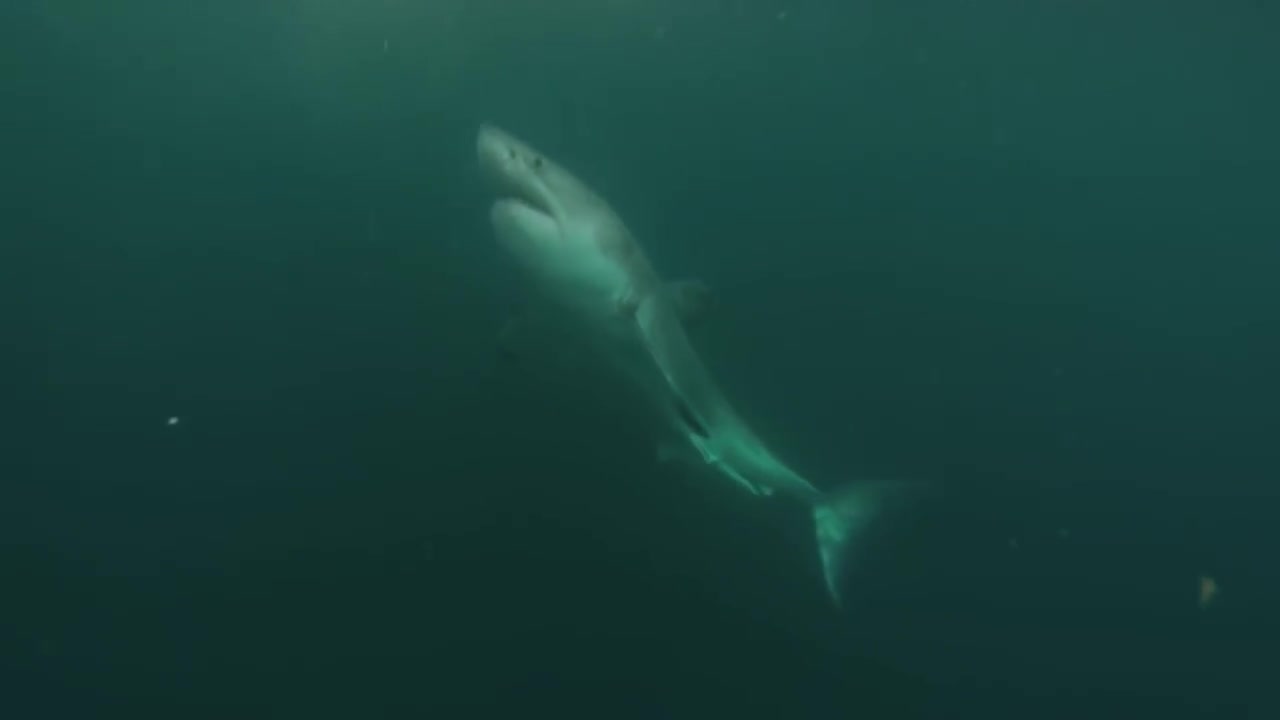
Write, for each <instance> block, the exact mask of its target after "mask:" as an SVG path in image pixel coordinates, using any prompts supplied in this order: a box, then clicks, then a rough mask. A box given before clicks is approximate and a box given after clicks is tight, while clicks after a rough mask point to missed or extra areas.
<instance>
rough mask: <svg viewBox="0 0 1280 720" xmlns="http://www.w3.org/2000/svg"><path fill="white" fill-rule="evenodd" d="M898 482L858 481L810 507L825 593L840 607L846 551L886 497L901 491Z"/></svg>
mask: <svg viewBox="0 0 1280 720" xmlns="http://www.w3.org/2000/svg"><path fill="white" fill-rule="evenodd" d="M905 487H906V485H905V484H904V483H899V482H889V481H869V482H859V483H854V484H852V485H849V486H848V487H844V488H840V489H838V490H836V491H834V492H831V493H827V494H826V495H825V496H823V498H822V499H821V500H819V501H818V502H817V504H816V505H814V508H813V524H814V529H815V531H816V533H817V536H818V555H819V557H820V558H821V560H822V575H823V578H824V579H825V580H826V583H827V592H828V593H829V594H830V595H831V599H832V600H833V601H834V602H835V604H836V607H840V606H841V604H842V602H841V597H840V579H841V576H842V571H843V570H844V569H845V567H846V566H847V564H848V561H849V551H850V548H851V547H852V546H853V545H854V543H856V542H857V541H858V539H859V538H861V537H863V536H864V535H865V533H866V530H867V529H868V528H869V527H870V526H871V524H872V522H873V521H874V520H875V519H876V517H877V516H878V515H879V514H880V512H881V510H882V509H883V507H884V505H885V502H886V500H888V498H889V496H890V495H893V494H896V493H897V492H898V491H900V490H902V489H904V488H905Z"/></svg>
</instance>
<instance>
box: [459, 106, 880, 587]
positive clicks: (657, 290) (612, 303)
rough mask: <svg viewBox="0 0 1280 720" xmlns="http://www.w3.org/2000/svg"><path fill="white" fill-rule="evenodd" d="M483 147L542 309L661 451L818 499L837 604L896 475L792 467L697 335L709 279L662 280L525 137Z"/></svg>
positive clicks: (621, 228) (502, 220)
mask: <svg viewBox="0 0 1280 720" xmlns="http://www.w3.org/2000/svg"><path fill="white" fill-rule="evenodd" d="M476 153H477V157H478V161H479V165H480V169H481V171H482V173H483V174H484V175H487V176H488V179H489V180H490V181H491V182H492V183H493V186H494V188H495V193H496V196H497V197H496V200H495V201H494V203H493V205H492V207H491V209H490V213H489V214H490V220H491V223H492V225H493V230H494V233H495V235H496V237H497V241H498V243H499V245H500V246H501V247H502V248H503V249H505V251H506V252H507V253H509V254H510V256H511V257H513V258H514V259H515V261H516V264H517V266H518V267H519V268H521V270H522V271H523V274H524V275H525V276H526V277H527V278H528V280H529V281H530V285H531V287H532V289H533V290H534V296H535V298H536V299H537V302H538V305H537V307H538V308H539V311H540V312H541V313H542V314H543V315H542V316H543V317H544V318H545V317H551V318H554V320H553V321H552V322H553V323H554V325H555V326H556V327H557V328H558V329H560V330H562V331H563V330H567V331H568V333H569V335H570V336H573V337H574V338H575V340H576V341H577V342H578V343H579V344H580V346H581V347H582V348H584V349H585V350H586V351H587V352H588V355H587V357H588V358H589V359H590V361H592V362H595V363H598V364H604V365H606V366H607V368H608V369H609V370H611V371H613V374H614V375H616V376H617V377H618V378H619V379H620V380H622V381H624V382H625V383H627V384H628V385H629V386H630V389H631V390H632V391H633V392H632V396H633V397H637V398H640V399H641V400H642V401H643V403H644V404H645V405H646V410H647V411H648V412H649V413H650V414H651V415H652V416H653V417H655V418H656V419H657V420H658V424H657V427H659V428H660V429H661V431H662V433H663V435H665V437H659V438H655V440H656V443H657V445H658V447H660V448H661V450H660V454H661V455H671V454H673V452H674V454H676V455H684V456H688V457H690V458H692V459H693V460H694V462H695V463H696V464H697V465H699V466H701V467H702V468H703V469H705V470H707V471H709V472H710V473H711V474H714V475H718V476H720V477H723V478H727V479H728V480H730V481H732V482H733V483H735V484H736V485H737V486H738V487H740V488H742V489H743V490H745V491H747V492H749V493H752V494H754V495H758V496H775V495H776V496H781V497H788V498H792V499H794V500H798V501H799V502H800V503H803V504H804V505H805V506H807V507H808V508H810V510H811V512H812V514H813V521H814V527H815V531H816V532H815V534H816V537H817V545H818V554H819V558H820V561H821V565H822V571H823V576H824V579H825V583H826V589H827V592H828V593H829V594H830V596H831V598H832V600H833V601H834V602H835V603H836V605H837V606H839V605H840V604H841V593H840V585H841V583H840V578H841V569H842V568H843V566H844V563H845V559H846V554H847V550H848V548H849V546H850V545H851V544H852V543H853V542H854V541H855V539H856V538H857V537H858V536H859V534H860V531H861V530H862V529H864V528H865V527H866V526H867V525H868V524H869V523H870V521H871V519H872V518H873V516H874V515H875V514H876V512H877V510H878V508H879V507H880V505H881V503H882V500H883V498H884V496H885V493H886V490H887V488H888V487H889V485H888V484H886V483H884V482H880V481H864V482H855V483H850V484H848V485H845V486H843V487H841V488H839V489H836V490H833V491H822V490H819V489H818V488H817V487H816V486H814V485H813V484H812V483H810V482H809V481H808V480H806V479H805V478H804V477H802V476H801V475H800V474H799V473H797V472H796V471H794V470H792V469H791V467H789V466H788V465H787V464H786V463H784V462H783V461H782V460H781V459H779V457H778V456H777V454H775V453H774V452H773V451H772V450H770V448H769V447H768V446H767V445H766V444H765V443H764V442H763V441H762V440H761V439H760V437H758V436H757V434H756V433H755V432H754V431H753V430H752V429H751V428H750V427H749V426H748V425H747V423H746V422H745V421H744V420H743V418H742V417H741V415H739V413H738V412H737V411H735V409H734V407H733V405H732V404H731V403H730V401H729V399H728V398H727V397H726V395H725V393H724V392H723V391H722V390H721V387H720V386H719V384H717V382H716V380H715V378H714V377H713V376H712V374H711V372H710V371H709V370H708V368H707V366H706V365H705V364H704V362H703V360H702V358H701V357H700V356H699V354H698V352H697V351H696V350H695V348H694V345H693V343H692V342H691V341H690V338H689V334H688V327H687V325H688V323H689V322H690V321H691V320H692V319H695V318H697V317H698V316H699V315H700V312H699V311H700V309H701V308H703V307H704V306H705V305H706V297H707V295H706V292H705V289H704V288H703V287H702V286H701V285H700V284H698V283H696V282H680V283H669V282H665V281H664V280H663V279H662V278H661V277H660V276H659V275H658V273H657V271H656V270H655V269H654V265H653V263H652V262H651V261H650V259H649V257H648V256H647V255H646V253H645V251H644V249H643V247H642V246H641V245H640V243H639V242H638V241H637V240H636V239H635V237H633V236H632V234H631V232H630V231H629V230H628V229H627V227H626V225H625V224H624V223H623V222H622V219H621V218H619V216H618V214H617V213H616V212H615V211H614V210H613V209H612V207H610V205H609V203H608V202H606V201H605V200H604V199H603V198H602V197H600V196H599V195H598V194H596V193H595V192H594V191H593V190H592V189H591V188H589V187H588V186H587V185H586V184H585V183H583V182H582V181H581V180H579V179H578V178H576V177H575V176H574V175H573V174H572V173H570V172H569V171H568V170H566V169H565V168H563V167H561V166H560V165H558V164H556V163H555V162H553V161H552V160H551V159H549V158H548V157H547V156H546V155H544V154H543V153H541V152H539V151H538V150H536V149H535V148H533V147H532V146H530V145H529V144H528V143H526V142H524V141H522V140H519V139H517V138H516V137H514V136H513V135H511V134H510V133H508V132H505V131H503V130H500V129H498V128H496V127H494V126H492V125H487V124H486V125H482V126H481V127H480V129H479V132H478V134H477V137H476Z"/></svg>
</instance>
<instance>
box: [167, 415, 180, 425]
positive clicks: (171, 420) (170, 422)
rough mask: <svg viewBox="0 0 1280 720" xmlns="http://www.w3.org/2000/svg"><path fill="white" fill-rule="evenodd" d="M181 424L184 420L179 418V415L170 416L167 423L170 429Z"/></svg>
mask: <svg viewBox="0 0 1280 720" xmlns="http://www.w3.org/2000/svg"><path fill="white" fill-rule="evenodd" d="M181 422H182V418H180V417H178V416H177V415H171V416H169V419H168V420H167V421H165V424H166V425H168V426H169V427H174V426H175V425H177V424H178V423H181Z"/></svg>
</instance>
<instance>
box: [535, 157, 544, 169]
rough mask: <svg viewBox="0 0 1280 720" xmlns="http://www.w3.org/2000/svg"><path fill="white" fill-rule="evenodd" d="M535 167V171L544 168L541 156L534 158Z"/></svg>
mask: <svg viewBox="0 0 1280 720" xmlns="http://www.w3.org/2000/svg"><path fill="white" fill-rule="evenodd" d="M533 167H534V169H537V168H540V167H542V157H541V156H539V155H534V156H533Z"/></svg>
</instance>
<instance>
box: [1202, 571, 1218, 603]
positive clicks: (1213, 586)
mask: <svg viewBox="0 0 1280 720" xmlns="http://www.w3.org/2000/svg"><path fill="white" fill-rule="evenodd" d="M1217 596H1218V581H1217V580H1215V579H1213V578H1212V577H1210V576H1208V575H1201V576H1200V609H1201V610H1208V609H1209V606H1210V605H1211V604H1213V599H1214V598H1216V597H1217Z"/></svg>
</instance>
